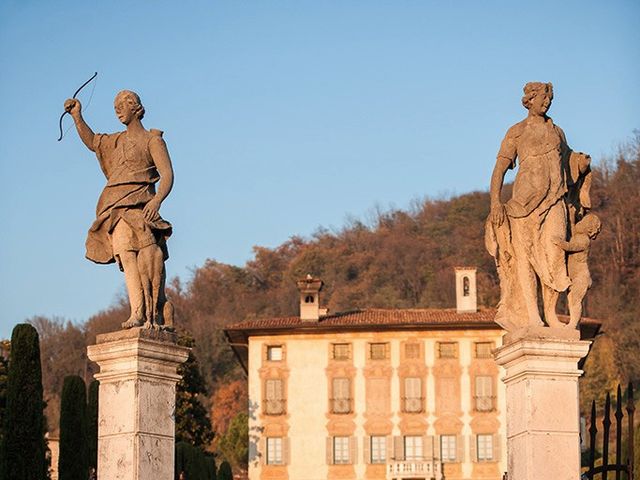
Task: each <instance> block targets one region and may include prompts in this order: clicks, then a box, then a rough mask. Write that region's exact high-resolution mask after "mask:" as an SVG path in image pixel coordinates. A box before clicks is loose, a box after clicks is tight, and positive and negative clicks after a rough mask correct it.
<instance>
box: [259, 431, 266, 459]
mask: <svg viewBox="0 0 640 480" xmlns="http://www.w3.org/2000/svg"><path fill="white" fill-rule="evenodd" d="M258 455H259V457H260V459H261V460H262V464H263V465H266V464H267V439H266V438H265V437H260V440H258Z"/></svg>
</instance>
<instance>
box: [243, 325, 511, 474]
mask: <svg viewBox="0 0 640 480" xmlns="http://www.w3.org/2000/svg"><path fill="white" fill-rule="evenodd" d="M501 336H502V331H501V330H497V329H496V330H448V331H403V332H359V333H331V334H304V335H291V334H288V335H278V336H256V337H250V339H249V365H248V368H249V400H250V424H249V427H250V438H251V441H252V443H253V447H252V449H250V461H249V478H250V480H259V479H264V478H272V479H291V480H316V479H318V480H320V479H322V480H324V479H327V478H337V477H338V476H340V477H341V478H353V479H358V480H361V479H362V480H364V479H369V478H385V476H384V469H383V468H371V465H367V464H366V463H365V461H364V457H363V442H364V439H365V438H366V436H367V435H370V434H371V433H370V432H367V426H369V427H370V425H372V423H371V421H372V420H371V416H370V415H365V413H366V408H367V401H366V400H367V399H366V382H367V378H368V376H371V375H382V376H384V375H388V376H389V379H390V398H389V404H390V412H389V415H388V419H385V420H389V421H390V422H391V424H390V425H392V427H391V431H390V432H389V435H393V436H400V435H403V434H406V430H405V431H404V432H403V428H404V429H406V428H407V427H406V425H408V423H406V422H407V420H406V418H405V415H406V414H403V413H402V411H401V378H400V376H399V371H401V370H402V368H406V366H405V367H403V363H405V361H404V360H402V355H401V351H402V350H401V346H402V342H406V341H407V340H413V341H415V342H418V343H419V344H420V345H421V348H422V352H423V353H422V356H421V359H420V360H419V361H418V362H417V363H418V364H419V365H418V367H419V368H422V369H423V370H424V371H425V372H426V377H425V378H424V380H423V384H424V385H425V387H424V388H425V390H426V392H425V410H426V411H425V412H424V413H423V414H421V415H420V417H421V418H419V419H417V420H419V421H420V422H423V423H424V424H425V425H426V426H427V427H426V430H425V431H423V432H422V434H423V435H438V434H439V431H438V430H439V429H440V432H442V431H443V430H442V429H443V428H448V427H447V425H450V424H451V422H454V423H455V422H457V424H458V425H459V424H460V422H461V425H462V427H461V430H460V435H461V437H460V438H461V440H462V441H463V442H464V443H463V444H464V452H465V453H464V461H463V462H459V463H456V464H451V465H445V473H446V474H447V477H446V478H447V480H450V479H451V480H455V479H472V478H473V479H486V480H489V479H492V480H493V479H495V480H499V479H500V478H501V474H502V472H504V471H505V470H506V430H505V427H506V426H505V413H506V410H505V409H506V405H505V390H504V385H503V384H502V382H501V381H500V378H501V377H502V375H503V372H502V371H501V370H499V368H498V367H496V366H495V365H494V364H493V361H492V360H484V361H482V362H478V361H476V360H475V355H474V348H475V342H487V341H490V342H493V345H494V347H496V346H499V345H500V344H501V339H500V338H501ZM444 341H446V342H456V343H457V345H458V355H457V357H458V358H457V359H455V360H448V361H445V362H443V361H442V360H441V359H438V358H437V348H438V342H444ZM371 342H384V343H388V344H389V358H388V359H387V361H385V362H383V364H381V365H380V368H378V367H376V366H375V365H373V366H372V364H371V360H368V349H369V344H370V343H371ZM332 343H348V344H350V345H351V359H350V361H349V362H348V363H349V366H348V368H347V369H343V370H340V371H341V372H343V373H340V375H352V377H351V378H352V395H353V399H354V403H353V412H354V413H353V414H350V415H340V416H339V415H335V414H333V415H332V414H330V413H329V398H330V395H331V392H330V377H331V375H332V372H333V370H332V368H334V367H335V361H333V362H332V360H331V355H330V353H331V345H332ZM268 345H282V346H283V348H284V358H283V359H282V360H281V361H275V362H273V361H268V360H267V359H266V355H265V352H266V346H268ZM374 363H375V362H374ZM414 363H416V362H414ZM489 363H490V364H491V366H488V365H489ZM336 368H337V367H336ZM340 368H342V367H340ZM372 368H373V370H372ZM375 368H378V370H375ZM488 368H493V369H495V371H494V373H493V376H495V378H496V381H495V382H494V394H495V395H496V397H497V398H496V408H495V410H494V411H493V412H490V413H483V414H481V415H479V414H478V413H477V412H474V404H473V388H474V387H473V375H474V374H475V373H477V372H481V373H482V372H483V369H484V371H487V369H488ZM336 371H338V370H336ZM492 371H493V370H492ZM344 372H347V373H344ZM348 372H352V373H348ZM372 372H373V373H372ZM376 372H377V373H376ZM385 372H387V373H385ZM442 372H446V373H442ZM452 372H453V373H452ZM441 375H447V376H452V375H453V376H455V378H456V390H455V391H456V392H457V393H456V395H459V399H453V401H454V402H455V401H459V406H460V409H459V410H460V411H459V412H458V413H457V414H456V415H457V417H456V418H455V419H452V418H450V417H451V415H450V414H449V415H448V418H446V419H445V418H444V417H442V418H441V417H440V416H439V415H438V414H437V405H438V402H439V401H440V400H439V399H438V398H437V395H438V394H439V392H437V391H436V384H437V379H438V378H439V376H441ZM266 378H283V379H284V380H283V381H284V382H285V384H286V389H285V391H286V394H285V396H286V402H287V404H286V414H284V415H276V416H273V415H264V412H263V409H262V399H263V398H264V391H263V383H264V381H265V379H266ZM446 400H447V401H449V402H450V401H451V400H452V399H446ZM412 418H414V420H415V418H416V417H415V416H414V417H412ZM367 419H369V423H368V424H367V423H366V422H367ZM403 419H404V420H403ZM381 420H382V419H381ZM403 422H404V423H403ZM425 422H426V423H425ZM447 422H448V423H447ZM379 424H382V423H380V422H379ZM419 424H420V423H419V422H418V423H416V422H415V421H414V422H413V425H419ZM491 425H495V427H493V426H491ZM412 428H417V427H412ZM456 428H458V427H456ZM483 428H484V429H485V430H484V431H486V429H487V428H493V429H494V432H495V434H497V435H499V437H498V438H499V439H500V442H501V444H502V448H500V449H499V450H500V460H499V462H487V463H477V462H472V461H471V456H470V450H471V446H470V445H469V442H470V441H472V440H471V439H472V438H473V437H472V434H474V433H478V432H480V433H482V432H484V431H483V430H482V429H483ZM268 432H284V433H283V435H286V436H287V438H288V447H289V455H288V456H287V458H286V461H285V463H287V465H283V466H273V465H265V458H266V457H265V455H266V453H265V451H264V450H265V446H264V443H263V441H262V440H263V438H264V436H266V435H269V433H268ZM335 432H347V434H348V435H352V436H354V437H356V439H357V442H356V443H357V445H358V449H357V455H356V458H355V462H354V463H353V465H351V466H349V467H347V466H329V465H328V464H327V455H326V449H327V437H330V436H331V434H332V433H333V434H336V433H335ZM338 434H342V433H338Z"/></svg>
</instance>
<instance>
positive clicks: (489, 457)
mask: <svg viewBox="0 0 640 480" xmlns="http://www.w3.org/2000/svg"><path fill="white" fill-rule="evenodd" d="M481 438H482V440H483V442H482V443H484V445H483V447H482V448H481V446H480V445H481ZM493 443H494V438H493V434H491V433H479V434H478V435H476V460H477V461H478V462H494V461H495V458H494V452H493ZM483 452H484V454H482V453H483ZM487 452H488V454H487Z"/></svg>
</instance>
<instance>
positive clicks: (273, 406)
mask: <svg viewBox="0 0 640 480" xmlns="http://www.w3.org/2000/svg"><path fill="white" fill-rule="evenodd" d="M286 411H287V401H286V400H285V399H284V398H279V399H271V400H265V401H264V414H265V415H283V414H284V413H286Z"/></svg>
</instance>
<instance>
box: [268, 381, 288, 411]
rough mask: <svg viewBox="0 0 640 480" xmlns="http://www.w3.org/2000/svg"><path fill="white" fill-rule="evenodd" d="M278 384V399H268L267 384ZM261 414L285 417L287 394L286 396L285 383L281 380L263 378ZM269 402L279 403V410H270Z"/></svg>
mask: <svg viewBox="0 0 640 480" xmlns="http://www.w3.org/2000/svg"><path fill="white" fill-rule="evenodd" d="M270 382H280V398H273V399H270V398H269V383H270ZM262 398H263V406H264V408H263V409H262V410H263V413H264V414H265V415H270V416H274V415H275V416H277V415H285V414H286V413H287V394H286V382H285V381H284V379H282V378H278V377H276V378H265V379H264V381H263V396H262ZM269 402H279V405H280V408H277V406H276V408H270V406H269V405H270V403H269Z"/></svg>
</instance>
